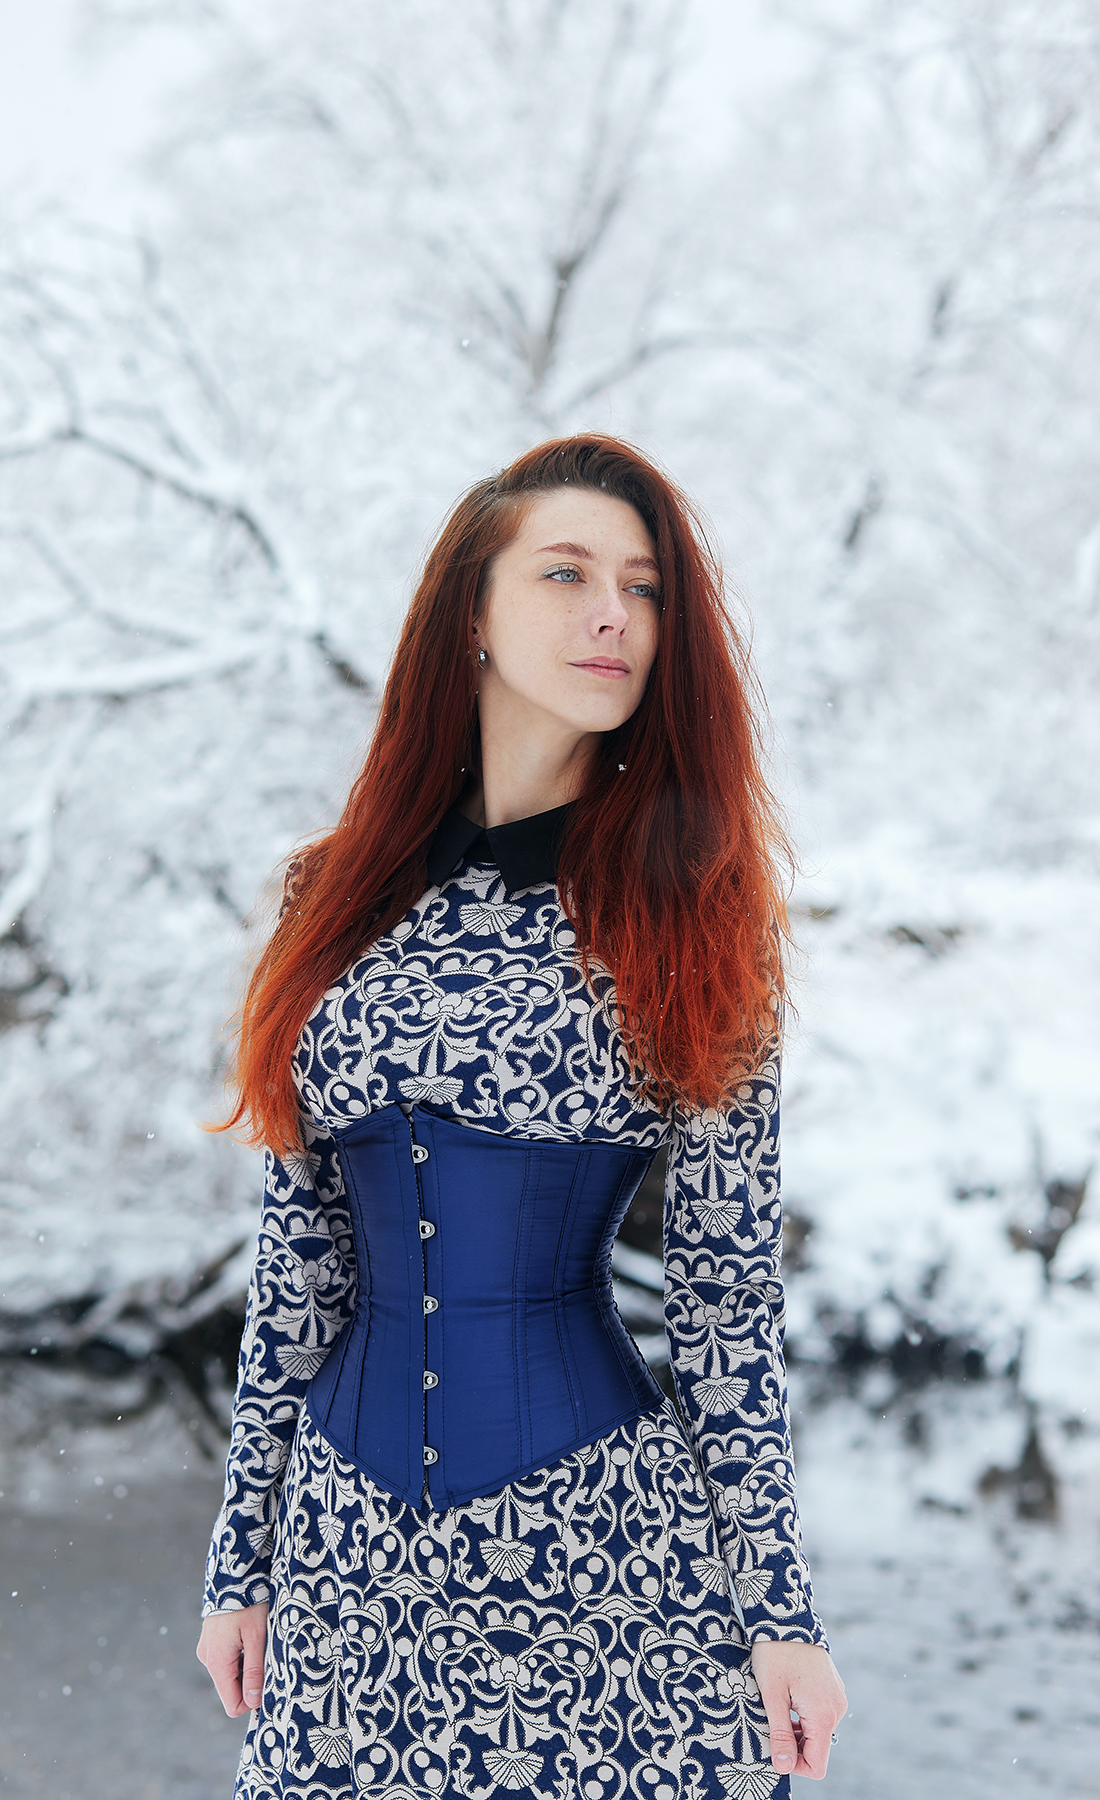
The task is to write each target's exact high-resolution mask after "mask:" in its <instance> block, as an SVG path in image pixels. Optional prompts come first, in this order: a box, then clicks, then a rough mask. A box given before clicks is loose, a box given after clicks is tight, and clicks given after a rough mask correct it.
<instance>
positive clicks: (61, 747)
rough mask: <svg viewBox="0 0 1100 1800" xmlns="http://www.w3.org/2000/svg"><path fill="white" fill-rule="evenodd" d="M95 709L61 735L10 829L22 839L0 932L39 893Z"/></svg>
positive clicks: (2, 896)
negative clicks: (70, 779)
mask: <svg viewBox="0 0 1100 1800" xmlns="http://www.w3.org/2000/svg"><path fill="white" fill-rule="evenodd" d="M94 718H95V709H94V708H91V709H86V710H84V711H82V712H81V713H80V714H79V716H78V717H77V718H75V719H74V720H73V721H72V722H71V724H70V725H69V729H68V730H67V731H66V732H65V733H64V735H63V736H62V739H61V742H60V743H59V744H58V745H57V748H56V749H55V750H54V753H53V755H52V756H51V757H50V760H49V763H48V764H47V767H46V769H45V772H44V773H43V776H42V779H41V781H40V782H39V783H38V785H37V787H36V788H34V789H33V791H32V792H31V793H30V794H29V795H28V797H27V798H26V800H24V802H23V804H22V806H20V807H19V808H18V810H17V811H16V814H15V816H14V818H13V819H12V820H11V822H10V827H9V828H10V829H11V830H13V831H14V832H15V834H16V835H17V836H18V837H21V838H24V839H25V840H26V849H25V852H24V856H23V863H22V867H21V868H20V869H18V870H17V871H16V873H15V874H14V875H13V876H12V878H11V880H10V881H9V882H8V883H7V886H6V887H5V888H4V889H3V891H2V892H0V933H2V932H8V931H10V930H11V929H12V928H13V926H15V925H16V924H17V923H18V921H19V919H20V917H21V915H22V914H23V913H24V912H25V911H26V909H27V907H28V906H29V905H30V903H31V901H32V900H33V899H34V898H35V896H36V895H37V894H38V893H39V891H40V890H41V888H42V885H43V883H44V882H45V880H46V877H47V875H48V874H49V872H50V864H51V862H52V860H53V832H54V819H55V817H56V815H57V810H58V807H59V805H60V803H61V797H62V793H63V790H64V786H65V781H66V778H67V776H68V774H69V771H70V769H71V768H72V765H73V763H74V762H75V761H76V758H77V754H78V752H79V750H80V749H81V747H82V745H83V744H84V743H85V742H86V740H87V738H88V736H89V733H90V731H91V728H92V725H93V722H94Z"/></svg>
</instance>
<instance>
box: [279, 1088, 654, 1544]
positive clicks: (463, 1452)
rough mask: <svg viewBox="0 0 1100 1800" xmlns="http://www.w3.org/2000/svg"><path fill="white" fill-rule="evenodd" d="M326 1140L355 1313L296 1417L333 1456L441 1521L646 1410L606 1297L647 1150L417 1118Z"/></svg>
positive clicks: (351, 1129)
mask: <svg viewBox="0 0 1100 1800" xmlns="http://www.w3.org/2000/svg"><path fill="white" fill-rule="evenodd" d="M333 1136H334V1138H335V1140H336V1144H337V1154H338V1156H339V1160H340V1167H341V1169H342V1171H343V1176H344V1185H345V1188H346V1191H347V1198H348V1206H349V1208H350V1211H351V1220H352V1231H353V1234H354V1240H355V1257H356V1262H357V1265H358V1274H359V1289H358V1302H357V1305H356V1310H355V1313H354V1314H353V1316H352V1318H351V1319H349V1320H348V1323H347V1324H346V1325H345V1327H344V1329H343V1331H342V1332H341V1333H340V1336H339V1337H338V1338H337V1339H336V1342H335V1343H334V1344H333V1346H332V1349H331V1351H330V1352H329V1355H328V1356H327V1358H326V1360H325V1362H324V1363H323V1364H322V1366H321V1368H320V1369H319V1370H318V1372H317V1374H316V1375H315V1376H314V1378H313V1380H312V1382H311V1383H310V1386H309V1388H308V1390H307V1393H306V1405H307V1407H308V1409H309V1413H310V1416H311V1417H312V1418H313V1420H314V1421H315V1423H316V1424H317V1425H318V1426H319V1427H320V1428H321V1430H322V1431H323V1432H324V1434H325V1436H326V1437H327V1438H328V1440H329V1442H330V1443H331V1444H333V1445H334V1447H335V1448H336V1449H337V1450H338V1451H339V1452H340V1454H341V1455H342V1456H345V1457H347V1459H348V1460H349V1461H350V1462H353V1463H355V1464H357V1465H358V1467H359V1468H361V1469H362V1470H364V1471H365V1473H366V1474H367V1475H369V1476H370V1477H371V1478H372V1480H374V1481H375V1482H377V1483H378V1485H379V1486H380V1487H383V1488H386V1489H387V1490H388V1491H389V1492H390V1493H392V1494H396V1495H399V1496H400V1498H401V1499H402V1500H405V1501H407V1502H408V1504H409V1505H410V1506H415V1507H419V1506H420V1505H421V1504H428V1503H430V1504H431V1506H432V1507H433V1509H434V1510H436V1511H442V1510H443V1509H444V1508H446V1507H448V1506H454V1505H456V1504H457V1503H459V1502H461V1501H464V1500H471V1499H474V1498H475V1497H476V1496H478V1495H482V1494H491V1493H494V1492H495V1491H496V1490H497V1489H498V1488H501V1487H504V1486H505V1485H506V1483H508V1482H510V1481H513V1480H514V1479H515V1478H516V1477H517V1476H518V1475H522V1474H524V1473H526V1472H527V1471H528V1470H530V1469H537V1468H541V1467H542V1466H543V1465H544V1464H546V1463H551V1462H555V1461H556V1460H557V1459H558V1458H559V1457H562V1456H565V1455H567V1454H568V1452H569V1451H571V1450H576V1449H578V1448H579V1447H580V1446H581V1445H582V1444H588V1443H592V1442H593V1441H594V1440H595V1439H596V1438H599V1437H602V1436H604V1434H605V1433H606V1432H608V1431H610V1430H612V1429H613V1427H614V1426H616V1425H619V1424H622V1423H623V1422H624V1421H625V1420H627V1419H632V1418H635V1417H636V1416H637V1414H638V1413H640V1412H644V1411H646V1410H647V1409H649V1408H651V1407H654V1406H657V1405H659V1404H660V1402H661V1399H662V1394H661V1390H660V1388H659V1387H658V1386H657V1383H656V1382H655V1380H654V1379H653V1376H652V1375H651V1374H650V1372H649V1369H648V1368H647V1367H646V1364H645V1362H644V1361H643V1359H642V1356H641V1354H640V1353H639V1351H638V1349H637V1347H636V1345H635V1344H634V1342H633V1340H632V1338H631V1337H630V1336H629V1335H628V1333H627V1330H626V1327H625V1326H624V1324H623V1322H622V1319H621V1318H620V1316H619V1313H618V1310H617V1308H616V1306H615V1301H614V1298H613V1295H612V1291H611V1245H612V1243H613V1241H614V1238H615V1233H616V1231H617V1230H618V1227H619V1224H620V1222H621V1220H622V1218H623V1215H624V1214H625V1212H626V1209H627V1207H628V1206H629V1205H630V1202H631V1200H632V1199H633V1197H634V1195H635V1193H636V1192H637V1190H638V1186H639V1184H640V1182H641V1180H642V1177H643V1175H644V1174H645V1172H646V1170H647V1169H648V1167H649V1165H650V1163H651V1162H652V1160H653V1152H652V1151H648V1150H638V1149H620V1148H619V1147H618V1146H616V1145H613V1144H597V1143H576V1144H563V1143H557V1142H553V1141H547V1140H545V1139H541V1140H532V1139H524V1138H514V1137H502V1136H500V1135H499V1134H498V1133H490V1132H486V1131H480V1130H477V1129H476V1128H474V1127H472V1126H470V1125H466V1124H460V1123H458V1122H457V1121H455V1120H454V1119H449V1118H445V1117H443V1116H442V1115H440V1114H439V1113H436V1112H433V1111H432V1110H431V1109H430V1108H429V1107H426V1106H422V1105H416V1106H414V1107H413V1109H412V1120H411V1123H410V1122H409V1121H407V1120H406V1118H405V1115H404V1113H403V1112H402V1110H401V1108H400V1107H399V1106H396V1105H391V1106H385V1107H382V1108H381V1109H380V1110H379V1111H378V1112H373V1113H370V1114H368V1115H367V1116H366V1117H365V1118H363V1119H362V1120H359V1121H357V1122H356V1123H355V1124H352V1125H349V1126H346V1127H344V1128H343V1129H342V1130H337V1131H335V1132H334V1133H333ZM425 1490H426V1492H425Z"/></svg>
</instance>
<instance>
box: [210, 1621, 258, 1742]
mask: <svg viewBox="0 0 1100 1800" xmlns="http://www.w3.org/2000/svg"><path fill="white" fill-rule="evenodd" d="M266 1644H267V1607H266V1605H263V1606H245V1607H242V1608H241V1609H240V1610H239V1611H238V1612H220V1613H208V1614H207V1616H206V1618H205V1619H204V1620H203V1622H202V1632H201V1634H200V1636H199V1641H198V1643H197V1645H196V1646H195V1655H196V1656H197V1657H198V1659H199V1661H200V1662H201V1663H202V1665H203V1667H204V1668H205V1669H206V1672H207V1674H208V1675H209V1677H210V1679H211V1681H212V1682H213V1683H214V1686H215V1687H216V1688H217V1690H218V1698H219V1700H220V1701H221V1703H222V1705H223V1706H224V1707H225V1710H226V1712H227V1713H228V1714H229V1717H230V1718H231V1719H238V1718H240V1715H241V1714H242V1713H246V1712H251V1711H252V1710H253V1708H254V1707H257V1706H259V1704H260V1695H261V1693H262V1692H263V1684H264V1648H265V1646H266Z"/></svg>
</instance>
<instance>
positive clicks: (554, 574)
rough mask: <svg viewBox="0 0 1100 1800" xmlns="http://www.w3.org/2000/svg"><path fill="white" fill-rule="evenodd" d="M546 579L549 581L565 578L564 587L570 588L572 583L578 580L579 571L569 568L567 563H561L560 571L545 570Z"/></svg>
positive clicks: (579, 576)
mask: <svg viewBox="0 0 1100 1800" xmlns="http://www.w3.org/2000/svg"><path fill="white" fill-rule="evenodd" d="M546 578H547V579H548V580H550V581H556V580H558V579H560V578H566V586H572V584H573V583H574V582H577V581H579V580H580V578H581V572H580V570H579V569H574V568H571V567H570V565H569V564H568V563H563V564H562V566H561V568H560V569H547V571H546Z"/></svg>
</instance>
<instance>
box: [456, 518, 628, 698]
mask: <svg viewBox="0 0 1100 1800" xmlns="http://www.w3.org/2000/svg"><path fill="white" fill-rule="evenodd" d="M659 594H660V580H659V575H658V569H657V562H656V558H655V555H654V549H653V543H652V541H651V539H650V536H649V532H648V531H647V530H646V527H645V525H644V523H643V522H642V519H641V516H640V515H639V514H638V513H636V512H635V510H634V508H633V507H632V506H628V505H627V504H626V502H625V501H623V500H613V499H611V498H610V496H608V495H607V494H601V493H598V492H596V491H594V490H592V489H589V488H569V487H563V488H556V489H555V490H554V491H553V492H552V493H549V494H544V495H542V496H540V498H538V499H537V500H534V501H533V502H532V503H531V504H530V505H529V506H528V508H527V510H526V513H525V516H524V520H523V524H522V525H521V527H520V529H519V531H518V532H517V534H516V536H515V537H514V538H513V540H512V542H511V543H510V544H508V545H507V547H506V548H505V549H503V550H502V551H501V552H500V553H499V555H498V556H497V558H496V560H495V563H494V565H493V569H492V573H491V578H490V582H489V588H488V593H487V595H486V599H485V603H484V606H483V608H482V612H481V616H480V617H479V618H478V620H477V622H476V627H475V635H476V638H477V642H478V644H479V645H481V646H482V647H483V648H484V649H485V650H486V651H487V652H488V656H489V661H488V663H487V664H486V665H484V666H483V667H481V668H479V671H478V682H479V688H480V693H481V700H482V710H483V717H484V712H485V708H486V706H487V705H488V706H491V707H492V710H493V714H494V717H495V718H496V719H497V720H499V721H500V722H501V723H504V722H505V721H509V722H511V724H512V725H513V726H514V727H515V728H517V729H527V730H530V729H531V728H532V726H537V725H539V724H541V725H543V726H547V725H549V726H550V727H551V729H552V728H553V726H554V725H555V724H556V725H558V726H560V727H562V728H563V729H564V731H566V732H574V733H580V734H586V733H589V732H604V731H613V730H614V729H615V727H616V726H617V725H622V724H623V723H624V721H625V720H627V719H629V718H630V716H631V714H632V713H633V712H634V711H635V710H636V708H637V706H638V703H639V701H640V700H641V698H642V695H643V693H644V692H645V684H646V680H647V678H648V676H649V671H650V669H651V668H652V666H653V659H654V657H655V655H656V654H657V625H658V614H659V611H660V603H659Z"/></svg>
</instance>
